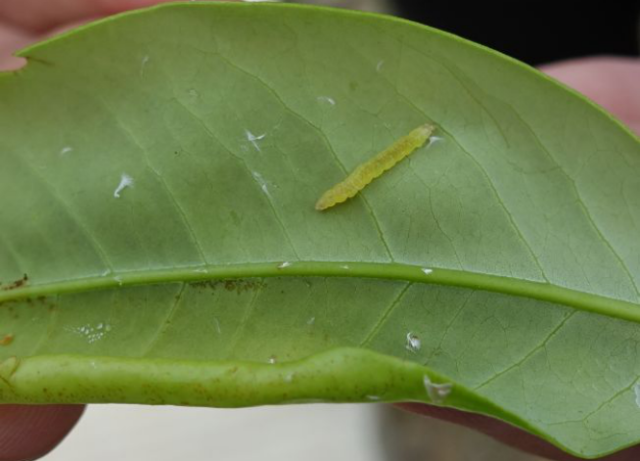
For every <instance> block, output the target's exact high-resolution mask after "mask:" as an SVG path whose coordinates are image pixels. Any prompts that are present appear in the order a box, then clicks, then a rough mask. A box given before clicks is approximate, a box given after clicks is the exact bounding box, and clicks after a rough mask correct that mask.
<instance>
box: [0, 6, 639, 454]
mask: <svg viewBox="0 0 640 461" xmlns="http://www.w3.org/2000/svg"><path fill="white" fill-rule="evenodd" d="M345 37H348V40H345ZM23 55H25V56H27V57H30V58H31V59H30V63H29V65H28V66H27V67H26V68H25V69H24V70H21V71H19V72H17V73H13V74H4V75H0V126H2V127H3V133H2V137H0V159H1V161H2V168H0V210H2V211H1V212H0V280H2V281H3V282H5V283H4V284H3V287H4V288H6V289H4V290H2V291H0V303H2V304H1V306H0V319H1V320H0V325H1V327H2V328H3V331H0V334H3V333H6V334H11V335H13V336H12V337H13V340H12V341H11V342H10V344H8V345H6V346H4V347H2V348H0V357H2V358H3V359H5V362H3V365H2V366H1V367H0V377H3V378H4V379H5V381H4V383H6V384H7V385H6V386H5V387H3V388H2V389H0V391H1V392H0V396H2V399H3V401H5V402H10V401H14V402H15V401H20V402H24V401H31V402H43V401H44V402H56V401H61V402H68V401H140V402H145V403H176V404H196V405H200V404H217V405H231V406H238V405H247V404H260V403H276V402H285V401H289V400H296V399H312V398H313V396H314V395H315V396H316V397H318V398H322V399H323V400H328V401H367V400H371V399H370V398H369V399H368V398H367V396H369V397H376V398H381V399H382V400H385V401H402V400H417V401H425V402H429V401H431V399H430V398H429V395H428V392H427V389H425V387H424V383H423V377H424V376H425V375H427V376H429V377H430V378H431V379H432V381H434V382H452V383H453V384H454V387H453V391H452V393H451V395H450V396H448V397H447V399H446V400H445V401H444V404H446V405H451V406H455V407H457V408H462V409H468V410H471V411H480V412H485V413H488V414H492V415H495V416H497V417H501V418H503V419H505V420H507V421H510V422H512V423H514V424H518V425H520V426H522V427H524V428H526V429H528V430H530V431H532V432H535V433H537V434H539V435H541V436H543V437H545V438H546V439H548V440H550V441H551V442H552V443H554V444H556V445H558V446H560V447H561V448H563V449H565V450H567V451H569V452H571V453H574V454H577V455H580V456H584V457H595V456H598V455H602V454H605V453H609V452H613V451H616V450H619V449H621V448H624V447H625V446H628V445H631V444H634V443H636V442H637V441H638V439H639V438H640V409H639V408H638V407H637V405H636V403H635V393H634V386H635V384H636V382H637V381H638V377H639V376H640V363H639V361H638V357H637V354H636V349H637V346H638V344H639V343H640V332H639V331H638V328H637V321H638V314H637V312H638V309H640V307H639V306H638V303H639V294H638V286H639V285H640V247H639V245H640V244H639V243H638V239H637V238H635V237H636V236H637V235H638V227H639V224H638V223H640V206H639V205H638V203H637V200H635V201H634V200H632V199H633V198H634V197H638V196H640V180H639V179H638V178H640V175H639V174H638V173H640V147H639V143H638V140H637V138H635V137H634V136H633V135H631V134H630V133H629V132H628V131H626V130H625V129H624V128H622V127H621V126H620V125H619V124H618V123H617V122H616V121H614V120H612V119H611V118H610V116H608V115H607V114H605V113H604V112H602V111H600V110H599V109H597V108H595V107H594V106H593V105H592V104H591V103H589V102H587V101H586V100H584V99H582V98H580V97H578V96H576V95H575V94H574V93H572V92H570V91H567V90H566V89H564V88H562V87H560V86H559V85H558V84H556V83H555V82H553V81H551V80H550V79H548V78H546V77H543V76H541V75H540V74H538V73H537V72H535V71H533V70H532V69H529V68H527V67H526V66H523V65H521V64H519V63H516V62H515V61H513V60H510V59H507V58H505V57H503V56H500V55H498V54H496V53H494V52H491V51H489V50H486V49H484V48H482V47H478V46H476V45H473V44H470V43H468V42H465V41H463V40H460V39H458V38H456V37H452V36H450V35H447V34H443V33H441V32H437V31H434V30H431V29H429V28H426V27H423V26H418V25H415V24H412V23H408V22H405V21H401V20H397V19H393V18H383V17H378V16H373V15H366V14H360V13H354V12H340V11H333V10H324V9H316V8H303V7H299V6H293V5H228V4H222V5H199V4H188V5H173V6H163V7H159V8H154V9H151V10H147V11H145V12H143V13H133V14H127V15H123V16H120V17H118V18H116V19H109V20H105V21H102V22H100V23H97V24H95V25H91V26H88V27H85V28H82V29H81V30H79V31H77V32H72V33H71V34H67V35H65V36H64V37H62V38H59V39H55V40H52V41H49V42H47V43H45V44H42V45H37V46H35V47H32V48H30V49H28V50H25V51H24V52H23ZM425 122H434V123H435V124H436V125H437V126H438V131H439V132H438V135H439V136H441V137H442V140H441V141H439V142H435V143H432V144H431V145H430V146H429V147H428V148H423V149H421V150H419V151H417V152H415V153H414V154H413V155H412V156H411V157H409V158H408V159H407V160H405V161H404V162H402V163H401V164H399V165H397V166H396V167H395V168H394V169H393V170H391V171H389V172H387V173H385V175H384V176H383V177H382V178H380V179H379V180H378V181H375V183H373V184H371V185H370V186H369V187H368V188H367V189H366V190H364V191H363V192H362V193H361V194H360V196H359V197H356V198H355V199H353V200H351V201H350V202H348V203H345V204H342V205H340V206H338V207H336V208H335V209H332V210H330V211H328V212H327V213H318V212H316V211H315V210H314V209H313V204H314V203H315V201H316V200H317V197H318V196H319V195H320V194H321V193H322V192H323V191H324V190H326V189H327V187H329V186H330V185H332V184H334V183H335V182H337V181H339V180H340V179H342V178H343V177H344V175H345V173H346V172H348V171H351V170H352V169H353V168H354V167H355V166H356V165H358V164H359V163H362V162H363V161H366V160H367V159H368V158H370V157H371V155H372V154H374V153H376V152H379V151H380V150H382V149H383V148H384V147H386V146H387V145H389V144H390V143H392V142H393V141H394V140H395V139H397V138H399V137H400V136H403V135H404V134H406V133H407V132H408V131H409V130H410V129H411V128H412V127H415V126H418V125H420V124H422V123H425ZM34 134H36V135H34ZM263 135H264V136H263ZM124 175H126V176H128V177H130V178H132V180H133V184H130V185H128V186H127V187H124V188H122V189H121V190H119V191H118V188H119V187H118V186H120V185H122V184H123V183H122V182H121V181H122V179H123V177H124ZM116 192H118V194H117V195H119V197H116V196H115V195H116ZM23 274H27V275H28V279H27V280H23ZM20 280H23V282H22V283H16V282H20ZM16 285H21V286H16ZM14 286H15V289H14V288H13V287H14ZM10 288H11V289H10ZM408 334H413V335H415V336H417V337H418V338H419V339H420V347H419V348H418V349H417V350H416V349H415V348H413V349H412V348H410V347H407V346H408V345H407V335H408ZM12 357H17V358H18V359H17V361H15V360H13V359H12ZM269 362H276V363H275V364H270V363H269ZM357 363H361V364H363V365H362V368H361V369H358V368H357V366H355V365H354V364H357ZM64 364H66V365H64ZM234 367H236V368H238V370H240V373H247V374H248V375H249V376H251V377H252V379H253V382H255V383H257V384H264V386H263V387H262V388H260V387H258V386H257V385H255V386H253V387H252V386H251V385H250V384H248V383H249V381H251V380H245V381H243V382H244V384H243V385H242V386H241V389H245V390H246V393H244V394H243V393H242V392H240V393H238V395H235V396H234V397H232V398H229V399H228V400H227V401H225V402H226V403H222V400H215V399H213V400H207V399H200V400H198V398H197V396H198V395H200V396H201V395H202V392H205V393H206V391H207V389H208V390H209V392H210V391H211V389H215V390H216V391H217V392H218V395H220V393H222V394H224V386H225V385H226V386H231V385H232V384H235V385H237V382H235V381H233V379H235V378H232V377H231V375H233V373H232V372H231V371H230V370H233V369H234ZM287 367H289V368H287ZM367 367H369V368H367ZM203 369H206V370H208V371H207V372H206V373H205V374H202V373H203V371H202V370H203ZM60 370H65V371H64V372H63V371H60ZM172 370H173V371H174V372H173V373H172V372H171V371H172ZM176 370H180V372H178V371H176ZM363 370H364V371H363ZM209 372H210V373H212V374H207V373H209ZM38 373H41V374H40V375H38ZM47 373H48V374H47ZM290 373H294V374H297V376H298V379H299V381H298V382H297V383H296V379H295V378H294V377H291V376H290ZM305 373H307V374H306V375H305ZM42 376H47V379H46V381H47V382H48V383H50V385H49V387H51V389H50V388H49V387H46V386H43V385H41V382H40V379H42V378H41V377H42ZM56 376H57V377H58V378H56ZM105 376H107V377H108V379H105ZM145 376H146V378H144V377H145ZM220 376H222V378H220ZM301 376H307V378H306V381H305V380H303V379H302V378H300V377H301ZM176 377H177V378H176ZM215 378H219V379H220V382H221V384H215V385H214V384H213V380H214V379H215ZM145 379H146V381H145ZM176 379H183V380H186V381H188V382H189V383H190V385H191V387H189V389H188V390H185V389H183V387H185V386H183V387H181V388H180V389H182V390H181V391H176V387H175V386H176ZM288 379H291V382H288V381H287V380H288ZM385 379H387V381H384V380H385ZM43 381H44V380H43ZM203 382H206V383H208V385H209V387H208V388H207V389H205V391H202V389H200V388H198V387H197V384H202V383H203ZM56 383H57V384H56ZM153 383H156V384H157V386H158V388H156V389H154V390H153V392H152V391H149V392H147V393H145V392H142V391H141V392H136V389H147V390H148V387H147V388H145V387H144V386H143V384H145V385H147V386H153ZM265 383H267V384H265ZM269 383H270V384H269ZM274 383H275V384H274ZM294 383H295V384H296V385H294ZM314 383H315V384H314ZM317 383H321V384H322V385H324V386H325V387H324V388H323V389H320V388H319V387H314V385H317ZM183 384H184V383H183ZM56 386H57V387H56ZM118 386H120V388H118ZM216 386H221V387H216ZM287 386H292V387H287ZM44 387H46V391H45V390H44V389H43V388H44ZM186 387H188V386H186ZM200 387H202V386H200ZM54 388H55V392H54V391H53V390H54ZM123 389H126V390H123ZM261 389H262V391H261ZM282 389H284V390H285V391H284V392H287V391H288V392H290V395H289V394H287V395H289V397H282V396H281V394H279V393H282V392H283V391H282ZM354 389H356V390H354ZM271 391H273V394H269V395H267V394H268V392H271ZM198 392H200V394H198ZM274 395H275V396H276V397H274ZM74 398H75V399H76V400H74ZM77 399H79V400H77ZM214 400H215V401H214Z"/></svg>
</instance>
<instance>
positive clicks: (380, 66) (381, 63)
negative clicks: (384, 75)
mask: <svg viewBox="0 0 640 461" xmlns="http://www.w3.org/2000/svg"><path fill="white" fill-rule="evenodd" d="M382 66H384V61H378V64H377V65H376V72H378V73H380V71H382Z"/></svg>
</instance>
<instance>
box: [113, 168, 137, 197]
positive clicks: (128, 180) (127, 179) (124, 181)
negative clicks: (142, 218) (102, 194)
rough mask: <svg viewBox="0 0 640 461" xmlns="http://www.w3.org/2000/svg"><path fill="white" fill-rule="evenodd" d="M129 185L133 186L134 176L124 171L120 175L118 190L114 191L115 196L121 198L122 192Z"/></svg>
mask: <svg viewBox="0 0 640 461" xmlns="http://www.w3.org/2000/svg"><path fill="white" fill-rule="evenodd" d="M127 187H133V178H132V177H131V176H129V175H128V174H126V173H122V175H121V176H120V183H119V184H118V187H116V190H114V191H113V196H114V197H115V198H120V193H121V192H122V191H123V190H124V189H126V188H127Z"/></svg>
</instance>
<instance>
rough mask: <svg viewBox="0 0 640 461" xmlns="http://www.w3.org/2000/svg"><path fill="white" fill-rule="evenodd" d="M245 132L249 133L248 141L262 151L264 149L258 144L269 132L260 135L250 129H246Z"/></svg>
mask: <svg viewBox="0 0 640 461" xmlns="http://www.w3.org/2000/svg"><path fill="white" fill-rule="evenodd" d="M244 132H245V134H246V135H247V141H249V142H250V143H251V144H252V145H253V147H255V149H256V150H257V151H258V152H262V150H261V149H260V146H259V145H258V141H261V140H263V139H264V138H265V136H267V134H266V133H264V134H261V135H259V136H256V135H254V134H253V133H252V132H251V131H249V130H244Z"/></svg>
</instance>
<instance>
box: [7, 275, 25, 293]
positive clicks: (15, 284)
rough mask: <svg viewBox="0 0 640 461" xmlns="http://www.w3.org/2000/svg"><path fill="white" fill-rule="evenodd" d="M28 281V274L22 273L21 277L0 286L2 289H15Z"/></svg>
mask: <svg viewBox="0 0 640 461" xmlns="http://www.w3.org/2000/svg"><path fill="white" fill-rule="evenodd" d="M28 281H29V276H28V275H27V274H24V276H23V277H22V278H21V279H18V280H16V281H15V282H11V283H9V284H8V285H5V286H3V287H2V290H3V291H9V290H15V289H16V288H21V287H23V286H25V285H26V284H27V282H28Z"/></svg>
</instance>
